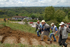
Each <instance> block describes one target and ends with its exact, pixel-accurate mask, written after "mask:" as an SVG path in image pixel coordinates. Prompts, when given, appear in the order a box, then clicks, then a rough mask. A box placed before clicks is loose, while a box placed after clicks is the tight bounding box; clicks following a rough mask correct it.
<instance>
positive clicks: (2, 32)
mask: <svg viewBox="0 0 70 47" xmlns="http://www.w3.org/2000/svg"><path fill="white" fill-rule="evenodd" d="M40 39H41V37H37V35H36V34H32V33H28V32H24V31H23V32H22V31H18V30H13V29H11V28H10V27H7V26H5V27H3V28H0V42H2V43H9V44H13V43H14V44H17V43H22V44H25V45H43V46H45V45H46V44H48V45H50V42H48V41H47V39H48V38H47V36H44V41H40ZM56 39H57V42H58V37H56ZM57 42H53V44H55V45H56V44H58V43H57ZM66 42H67V44H68V46H69V45H70V37H68V39H67V41H66Z"/></svg>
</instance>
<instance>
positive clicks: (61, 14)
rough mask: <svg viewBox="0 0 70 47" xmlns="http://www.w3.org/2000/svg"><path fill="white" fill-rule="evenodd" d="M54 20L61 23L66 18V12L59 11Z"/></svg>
mask: <svg viewBox="0 0 70 47" xmlns="http://www.w3.org/2000/svg"><path fill="white" fill-rule="evenodd" d="M54 18H55V19H56V20H57V21H58V22H61V21H62V20H63V19H64V18H65V12H64V11H62V10H57V11H56V12H55V14H54Z"/></svg>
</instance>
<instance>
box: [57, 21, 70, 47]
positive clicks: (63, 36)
mask: <svg viewBox="0 0 70 47" xmlns="http://www.w3.org/2000/svg"><path fill="white" fill-rule="evenodd" d="M59 25H60V27H59V31H58V33H59V45H60V46H65V47H67V44H66V43H65V42H66V40H67V37H68V33H70V28H69V26H68V25H67V27H66V26H65V23H64V22H61V23H60V24H59Z"/></svg>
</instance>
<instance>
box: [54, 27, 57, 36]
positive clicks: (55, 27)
mask: <svg viewBox="0 0 70 47" xmlns="http://www.w3.org/2000/svg"><path fill="white" fill-rule="evenodd" d="M55 31H56V32H55V34H54V35H56V34H57V32H58V31H57V27H55Z"/></svg>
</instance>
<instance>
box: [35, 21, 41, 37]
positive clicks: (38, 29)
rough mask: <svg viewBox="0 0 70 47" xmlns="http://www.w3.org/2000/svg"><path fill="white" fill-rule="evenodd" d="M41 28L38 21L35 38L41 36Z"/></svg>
mask: <svg viewBox="0 0 70 47" xmlns="http://www.w3.org/2000/svg"><path fill="white" fill-rule="evenodd" d="M41 28H42V24H41V23H40V22H39V20H38V21H37V24H36V31H37V36H38V37H40V34H41Z"/></svg>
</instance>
